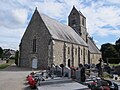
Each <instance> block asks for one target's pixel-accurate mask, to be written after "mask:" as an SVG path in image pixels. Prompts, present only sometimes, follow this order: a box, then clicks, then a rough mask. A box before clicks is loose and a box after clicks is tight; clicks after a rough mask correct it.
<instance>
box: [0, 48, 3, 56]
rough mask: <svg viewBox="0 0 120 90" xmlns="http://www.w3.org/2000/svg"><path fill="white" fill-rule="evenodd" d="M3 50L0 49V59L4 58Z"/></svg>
mask: <svg viewBox="0 0 120 90" xmlns="http://www.w3.org/2000/svg"><path fill="white" fill-rule="evenodd" d="M2 54H3V49H2V48H1V47H0V58H1V57H2Z"/></svg>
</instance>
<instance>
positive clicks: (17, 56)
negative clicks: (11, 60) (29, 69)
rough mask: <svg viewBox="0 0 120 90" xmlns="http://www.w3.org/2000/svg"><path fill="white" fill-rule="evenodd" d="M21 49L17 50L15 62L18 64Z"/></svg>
mask: <svg viewBox="0 0 120 90" xmlns="http://www.w3.org/2000/svg"><path fill="white" fill-rule="evenodd" d="M18 58H19V51H18V50H17V51H16V52H15V64H16V65H18Z"/></svg>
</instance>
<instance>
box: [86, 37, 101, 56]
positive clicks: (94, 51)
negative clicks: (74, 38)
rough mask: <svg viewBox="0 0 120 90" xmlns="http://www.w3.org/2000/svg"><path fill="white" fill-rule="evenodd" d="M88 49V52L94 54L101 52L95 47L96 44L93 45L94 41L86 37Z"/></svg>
mask: <svg viewBox="0 0 120 90" xmlns="http://www.w3.org/2000/svg"><path fill="white" fill-rule="evenodd" d="M88 49H89V51H90V53H94V54H98V53H99V54H101V52H100V51H99V49H98V48H97V46H96V45H95V43H94V42H93V41H92V40H91V38H90V37H88Z"/></svg>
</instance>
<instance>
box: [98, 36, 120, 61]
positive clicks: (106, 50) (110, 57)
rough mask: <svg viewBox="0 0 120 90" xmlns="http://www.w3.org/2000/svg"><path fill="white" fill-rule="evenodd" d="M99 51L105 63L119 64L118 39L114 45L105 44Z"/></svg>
mask: <svg viewBox="0 0 120 90" xmlns="http://www.w3.org/2000/svg"><path fill="white" fill-rule="evenodd" d="M100 51H101V52H102V58H103V60H104V62H105V63H120V38H119V39H118V40H117V41H116V42H115V44H110V43H105V44H103V45H101V49H100Z"/></svg>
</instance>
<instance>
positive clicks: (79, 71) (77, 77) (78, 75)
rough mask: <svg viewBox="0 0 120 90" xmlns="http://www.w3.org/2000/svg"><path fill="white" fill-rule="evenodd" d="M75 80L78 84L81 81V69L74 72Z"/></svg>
mask: <svg viewBox="0 0 120 90" xmlns="http://www.w3.org/2000/svg"><path fill="white" fill-rule="evenodd" d="M75 75H76V80H77V81H78V82H80V81H81V69H80V68H79V69H78V70H76V74H75Z"/></svg>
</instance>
